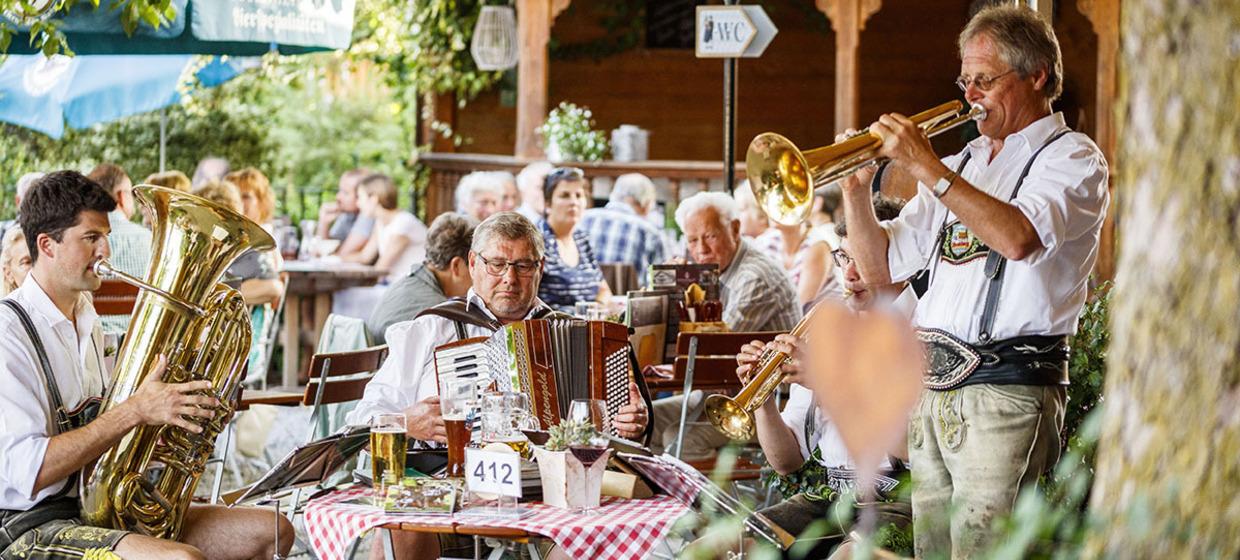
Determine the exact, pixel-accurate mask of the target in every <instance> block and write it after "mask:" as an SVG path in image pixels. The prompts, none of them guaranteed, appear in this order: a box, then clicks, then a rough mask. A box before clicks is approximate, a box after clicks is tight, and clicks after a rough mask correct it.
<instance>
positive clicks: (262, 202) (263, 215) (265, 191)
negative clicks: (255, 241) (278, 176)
mask: <svg viewBox="0 0 1240 560" xmlns="http://www.w3.org/2000/svg"><path fill="white" fill-rule="evenodd" d="M224 180H225V181H227V182H229V183H232V184H234V185H236V186H237V192H238V193H239V194H240V195H241V213H242V214H243V215H245V217H247V218H249V219H251V220H254V221H255V222H256V223H258V224H259V225H262V226H263V228H265V229H266V230H267V231H271V230H272V224H271V218H272V216H273V215H274V214H275V212H276V197H275V193H273V192H272V191H271V181H269V180H268V179H267V176H266V175H263V172H262V171H259V170H257V169H255V168H253V167H247V168H245V169H241V170H238V171H233V172H232V173H229V174H228V175H225V176H224Z"/></svg>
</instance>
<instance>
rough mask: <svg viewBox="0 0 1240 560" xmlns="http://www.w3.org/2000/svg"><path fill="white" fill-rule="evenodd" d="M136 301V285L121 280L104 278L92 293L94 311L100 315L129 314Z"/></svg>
mask: <svg viewBox="0 0 1240 560" xmlns="http://www.w3.org/2000/svg"><path fill="white" fill-rule="evenodd" d="M137 303H138V287H137V286H134V285H132V284H128V283H125V282H123V281H121V280H104V281H102V282H101V283H100V284H99V289H98V290H95V293H94V304H95V312H96V313H98V314H100V315H129V314H130V313H133V307H134V305H135V304H137Z"/></svg>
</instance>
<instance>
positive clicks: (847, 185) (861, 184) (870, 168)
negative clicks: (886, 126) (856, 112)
mask: <svg viewBox="0 0 1240 560" xmlns="http://www.w3.org/2000/svg"><path fill="white" fill-rule="evenodd" d="M860 134H870V133H869V132H867V131H864V130H857V129H855V128H849V129H845V130H844V132H841V133H839V134H836V135H835V141H836V142H843V141H844V140H847V139H849V138H852V137H853V136H857V135H860ZM876 171H878V166H877V165H865V166H862V167H861V168H860V169H858V170H857V171H856V172H854V173H853V174H852V175H849V176H847V177H844V178H843V179H840V188H841V189H843V190H844V191H845V192H852V191H856V190H858V189H863V190H867V191H868V190H869V189H870V183H871V182H873V181H874V173H875V172H876Z"/></svg>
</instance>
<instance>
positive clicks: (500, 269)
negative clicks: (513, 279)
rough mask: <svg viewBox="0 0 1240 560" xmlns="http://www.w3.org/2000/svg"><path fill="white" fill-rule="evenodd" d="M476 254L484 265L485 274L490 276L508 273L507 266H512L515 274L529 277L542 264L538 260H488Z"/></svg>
mask: <svg viewBox="0 0 1240 560" xmlns="http://www.w3.org/2000/svg"><path fill="white" fill-rule="evenodd" d="M477 256H478V260H480V261H482V264H483V265H485V266H486V269H487V274H490V275H491V276H503V275H505V274H507V273H508V267H512V268H513V270H516V271H517V276H522V277H529V276H533V275H534V272H535V271H536V270H538V269H539V268H540V267H541V266H542V262H540V261H503V260H499V259H496V260H488V259H487V258H486V257H484V256H482V255H477Z"/></svg>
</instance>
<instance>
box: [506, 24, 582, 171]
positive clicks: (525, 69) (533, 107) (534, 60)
mask: <svg viewBox="0 0 1240 560" xmlns="http://www.w3.org/2000/svg"><path fill="white" fill-rule="evenodd" d="M571 2H572V0H517V41H518V44H520V46H521V52H520V57H519V59H518V62H517V134H516V138H517V141H516V146H514V147H513V153H514V154H515V155H516V156H517V157H526V158H541V157H543V152H542V149H541V148H539V147H538V134H537V133H536V132H535V130H536V129H537V128H538V127H539V126H540V125H542V122H543V119H544V118H546V116H547V69H548V60H547V58H548V57H547V43H548V41H550V40H551V25H552V23H554V22H555V18H556V16H558V15H560V13H561V12H563V11H564V10H565V9H566V8H568V5H569V4H570V3H571Z"/></svg>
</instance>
